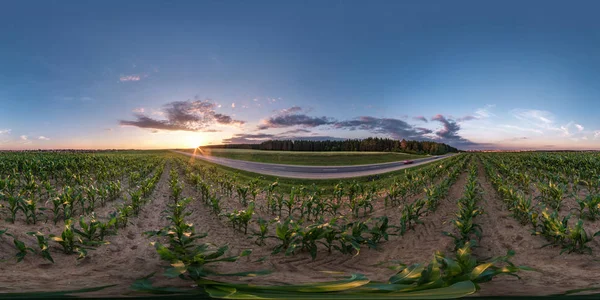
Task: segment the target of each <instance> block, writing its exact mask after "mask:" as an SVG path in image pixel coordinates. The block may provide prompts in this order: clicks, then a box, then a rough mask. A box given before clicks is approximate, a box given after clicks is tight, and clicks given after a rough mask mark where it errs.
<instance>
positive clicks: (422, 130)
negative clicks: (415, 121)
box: [415, 127, 433, 134]
mask: <svg viewBox="0 0 600 300" xmlns="http://www.w3.org/2000/svg"><path fill="white" fill-rule="evenodd" d="M415 129H416V130H417V131H418V132H419V133H420V134H430V133H433V130H431V129H427V128H423V127H415Z"/></svg>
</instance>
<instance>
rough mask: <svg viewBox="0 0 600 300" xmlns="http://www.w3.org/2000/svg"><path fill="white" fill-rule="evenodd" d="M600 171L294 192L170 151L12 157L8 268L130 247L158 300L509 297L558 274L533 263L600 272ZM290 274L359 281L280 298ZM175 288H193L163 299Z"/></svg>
mask: <svg viewBox="0 0 600 300" xmlns="http://www.w3.org/2000/svg"><path fill="white" fill-rule="evenodd" d="M599 172H600V156H598V155H597V154H595V153H476V154H459V155H455V156H452V157H449V158H445V159H443V160H436V161H433V162H431V163H428V164H425V165H423V166H419V167H414V168H408V169H405V170H402V171H398V172H394V173H390V174H383V175H381V176H380V177H379V178H378V179H376V180H369V181H365V180H359V179H345V180H340V181H339V182H336V183H334V184H331V185H323V184H320V183H318V182H315V183H312V184H297V185H291V186H290V185H289V184H282V182H281V179H278V178H273V177H268V176H261V175H260V174H256V176H250V177H249V176H244V175H243V174H239V173H237V172H235V171H233V172H232V171H231V170H227V169H224V168H222V167H219V166H217V165H213V164H210V163H206V162H202V161H191V160H190V159H189V157H187V156H183V155H180V154H175V153H171V152H166V151H165V152H99V153H69V154H66V153H61V154H57V153H44V152H31V153H10V152H9V153H0V250H1V251H2V252H1V253H0V259H1V260H2V261H0V270H2V271H3V272H5V271H6V272H7V271H10V270H13V269H18V268H19V266H21V265H27V266H32V265H33V266H40V268H42V267H41V266H43V269H44V270H53V269H56V270H57V271H56V272H64V270H67V268H70V267H71V268H76V267H80V266H81V267H82V268H86V266H88V265H89V266H90V268H95V269H97V270H99V269H101V268H100V267H98V266H95V264H97V263H100V262H102V261H106V260H110V259H111V258H112V257H114V256H118V255H120V253H122V252H123V251H125V250H123V249H128V250H127V251H131V255H133V256H132V257H130V259H131V260H133V262H131V263H130V265H129V266H130V268H132V267H131V266H134V267H133V268H135V266H136V265H135V264H136V263H135V261H136V259H138V260H139V261H140V262H139V264H141V265H143V271H146V272H147V274H143V275H148V274H150V273H157V274H156V275H155V276H154V277H150V276H138V278H134V279H132V278H127V280H129V283H128V285H127V286H126V289H127V290H128V291H131V290H133V291H134V292H136V293H141V294H142V295H143V294H148V293H162V294H165V293H167V294H179V293H184V294H186V293H187V294H189V293H198V292H200V293H204V294H208V295H210V296H212V297H216V298H228V299H243V298H249V297H265V298H269V299H284V298H288V297H289V296H290V295H292V294H295V295H300V297H301V298H320V297H322V293H324V292H327V293H328V295H327V296H328V298H343V299H349V298H359V297H361V298H365V297H366V298H386V299H387V298H395V297H414V298H421V297H435V298H454V297H461V296H466V295H470V294H474V293H478V292H479V293H483V292H485V291H486V290H488V289H489V290H491V292H490V293H489V294H487V295H503V293H504V292H505V290H504V289H502V284H503V283H506V282H513V281H510V280H512V278H520V279H518V280H520V282H523V283H522V284H524V285H527V284H528V280H533V281H535V280H538V281H539V280H540V275H539V274H541V278H547V277H546V276H550V277H551V276H553V275H551V274H552V273H551V272H550V271H548V273H545V272H546V271H545V270H546V269H545V266H546V263H543V262H539V263H536V262H533V264H534V265H529V264H528V263H527V262H528V261H530V258H531V255H537V256H538V257H540V259H544V257H547V258H550V257H548V256H551V257H554V255H556V257H560V258H564V259H566V260H565V261H561V262H557V263H559V264H560V263H563V264H565V266H564V267H565V268H567V267H568V265H569V264H568V263H567V262H571V261H573V262H579V263H589V264H592V265H590V268H595V267H594V266H593V264H596V265H597V261H598V259H599V258H598V255H600V254H599V253H600V238H599V237H598V236H600V220H599V219H600V174H599ZM505 215H506V216H507V217H506V218H505V217H504V216H505ZM500 222H502V223H500ZM501 226H507V227H506V228H509V227H508V226H510V228H511V230H505V231H502V230H503V228H502V227H501ZM513 233H514V234H513ZM506 239H508V240H509V241H511V242H506V241H504V240H506ZM500 241H504V242H500ZM511 243H512V244H511ZM523 243H525V244H523ZM520 244H523V246H520ZM531 245H533V246H531ZM515 248H517V249H515ZM521 248H522V249H524V250H523V251H525V253H521V252H520V251H519V250H518V249H521ZM140 249H145V250H144V251H146V252H144V251H142V250H140ZM136 251H139V253H138V252H136ZM127 253H129V252H127ZM148 253H151V255H150V254H148ZM142 255H145V256H143V257H139V256H142ZM151 257H155V259H156V260H155V261H152V260H151ZM516 261H518V262H524V263H516ZM149 262H152V263H149ZM298 263H300V264H298ZM547 264H549V263H547ZM94 266H95V267H94ZM289 266H295V267H293V268H292V270H296V271H297V270H300V271H297V272H299V273H302V272H304V273H303V275H301V276H299V277H297V278H302V279H306V278H311V274H312V273H318V272H321V271H327V273H326V274H336V275H340V274H344V275H345V276H346V277H344V278H343V279H337V280H334V281H331V280H317V281H318V282H319V283H314V282H315V281H314V280H312V281H310V280H307V282H313V283H307V284H303V285H298V281H297V280H293V281H291V282H287V283H288V284H280V280H279V279H278V278H279V277H278V276H283V277H282V278H285V276H287V275H286V274H288V273H286V272H291V271H290V269H288V267H289ZM125 267H126V266H123V268H125ZM323 268H325V269H323ZM593 270H595V269H593ZM125 271H126V269H124V270H123V272H125ZM575 271H576V270H575V269H573V272H575ZM19 272H26V270H22V271H19ZM30 272H35V270H30ZM50 272H52V271H50ZM140 272H142V271H140ZM580 272H583V273H582V277H586V275H585V274H586V273H585V272H586V271H581V270H580ZM590 272H593V271H590ZM532 273H536V274H538V275H535V276H533V275H530V274H532ZM377 274H388V275H389V276H387V277H386V278H383V279H382V278H380V276H379V277H378V275H377ZM591 274H592V273H589V274H588V275H589V276H591V277H593V276H592V275H591ZM596 274H597V273H596ZM140 275H142V274H140ZM163 275H164V276H163ZM284 275H285V276H284ZM502 275H509V276H502ZM159 276H162V277H165V278H172V277H176V278H177V277H178V278H181V279H182V280H181V282H182V285H183V286H185V287H188V288H187V289H178V288H174V287H169V288H164V287H158V286H155V285H153V282H156V281H158V282H159V283H160V280H161V279H157V278H158V277H159ZM589 276H587V277H589ZM67 277H68V276H67ZM371 277H373V278H376V279H377V280H375V279H373V280H372V279H370V278H371ZM140 278H141V279H140ZM224 278H225V279H224ZM293 278H296V277H293ZM318 278H321V277H318ZM135 279H137V280H135ZM69 282H70V281H69ZM190 282H192V283H193V284H194V285H195V286H196V287H197V288H195V289H191V290H190V289H189V286H190ZM270 282H277V283H278V285H273V284H270ZM102 283H106V284H112V283H113V282H112V281H110V280H109V281H106V282H102ZM248 283H251V284H248ZM95 284H96V285H97V282H96V283H95ZM121 284H122V283H121ZM495 284H497V286H495ZM74 287H75V288H80V287H76V286H74ZM488 287H489V288H488ZM595 287H596V286H595V285H594V282H593V281H592V282H582V284H581V285H576V286H573V287H572V288H563V289H561V290H559V291H557V292H567V291H568V290H570V289H575V288H577V289H580V288H584V289H586V288H587V289H593V288H595ZM515 292H516V293H517V294H519V292H521V293H520V294H524V295H526V294H527V293H528V292H531V290H526V289H524V290H521V291H519V290H516V291H515ZM541 293H542V294H543V292H541ZM0 295H1V294H0ZM484 295H485V294H484Z"/></svg>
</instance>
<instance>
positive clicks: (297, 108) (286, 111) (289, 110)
mask: <svg viewBox="0 0 600 300" xmlns="http://www.w3.org/2000/svg"><path fill="white" fill-rule="evenodd" d="M301 111H302V107H300V106H292V107H290V108H284V109H282V110H280V111H279V113H280V114H282V115H289V114H293V113H299V112H301Z"/></svg>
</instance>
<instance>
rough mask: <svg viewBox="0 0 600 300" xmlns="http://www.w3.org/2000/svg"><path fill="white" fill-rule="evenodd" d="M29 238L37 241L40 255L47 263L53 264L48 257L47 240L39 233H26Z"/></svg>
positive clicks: (49, 256)
mask: <svg viewBox="0 0 600 300" xmlns="http://www.w3.org/2000/svg"><path fill="white" fill-rule="evenodd" d="M27 234H28V235H30V236H34V237H35V238H36V239H37V242H38V247H39V248H40V255H41V256H42V257H43V258H44V259H45V260H47V261H49V262H51V263H54V259H52V255H50V247H49V246H48V239H47V238H46V236H45V235H44V234H43V233H41V232H39V231H38V232H28V233H27Z"/></svg>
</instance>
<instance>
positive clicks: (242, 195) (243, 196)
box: [236, 186, 250, 206]
mask: <svg viewBox="0 0 600 300" xmlns="http://www.w3.org/2000/svg"><path fill="white" fill-rule="evenodd" d="M249 190H250V187H249V186H238V187H237V188H236V191H237V195H238V199H239V200H240V204H242V205H243V206H247V205H248V191H249Z"/></svg>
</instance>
